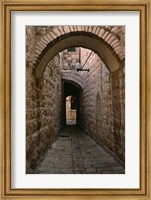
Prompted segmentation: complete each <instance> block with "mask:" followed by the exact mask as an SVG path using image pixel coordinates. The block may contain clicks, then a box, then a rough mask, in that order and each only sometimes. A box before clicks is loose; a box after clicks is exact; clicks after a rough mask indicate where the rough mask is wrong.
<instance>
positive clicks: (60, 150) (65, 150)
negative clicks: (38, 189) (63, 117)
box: [31, 126, 125, 174]
mask: <svg viewBox="0 0 151 200" xmlns="http://www.w3.org/2000/svg"><path fill="white" fill-rule="evenodd" d="M65 136H66V137H65ZM31 173H33V174H124V173H125V169H124V166H123V165H122V164H121V163H120V162H119V161H118V160H116V159H115V158H114V157H113V156H112V155H111V154H110V153H109V152H108V151H107V150H106V149H104V148H103V147H100V146H99V145H97V144H96V142H94V141H93V140H92V139H91V138H90V137H89V136H88V135H85V134H84V133H83V132H82V131H81V130H79V129H78V128H77V127H76V126H68V127H66V128H65V129H63V131H62V132H61V134H60V136H59V138H58V140H56V141H55V142H54V143H53V144H52V145H51V146H50V148H49V150H48V151H47V153H46V154H45V155H44V159H43V160H42V162H40V163H39V164H38V165H37V166H36V168H35V169H34V170H33V171H32V172H31Z"/></svg>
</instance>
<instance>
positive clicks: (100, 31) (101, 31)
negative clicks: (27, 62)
mask: <svg viewBox="0 0 151 200" xmlns="http://www.w3.org/2000/svg"><path fill="white" fill-rule="evenodd" d="M72 32H84V33H93V34H94V35H97V36H98V37H100V38H101V39H103V40H104V41H105V42H106V43H107V44H108V45H109V46H110V47H111V48H113V50H114V51H115V53H116V55H117V56H118V57H119V58H120V59H123V58H124V52H123V51H124V48H123V47H122V46H121V45H120V41H119V39H118V38H117V36H116V35H115V34H114V33H113V32H111V31H110V32H109V31H108V30H105V28H103V27H99V26H58V27H55V28H54V29H52V30H51V31H50V32H49V33H47V34H46V35H44V36H42V37H41V39H40V41H39V42H38V43H37V45H36V48H35V58H34V61H35V62H36V60H37V59H38V57H39V56H40V54H41V53H42V52H43V50H44V49H45V48H46V46H47V45H48V44H49V43H50V42H52V41H53V40H55V39H56V38H58V37H60V36H62V35H65V34H67V33H72ZM122 52H123V54H121V53H122Z"/></svg>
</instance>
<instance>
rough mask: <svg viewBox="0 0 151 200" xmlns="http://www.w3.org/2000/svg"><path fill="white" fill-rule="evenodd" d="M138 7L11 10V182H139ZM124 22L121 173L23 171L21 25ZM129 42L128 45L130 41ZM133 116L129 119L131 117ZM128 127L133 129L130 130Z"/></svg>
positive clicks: (34, 185) (38, 185)
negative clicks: (123, 114) (132, 8)
mask: <svg viewBox="0 0 151 200" xmlns="http://www.w3.org/2000/svg"><path fill="white" fill-rule="evenodd" d="M139 20H140V19H139V12H134V11H133V12H129V11H125V12H102V11H100V12H93V11H92V12H90V11H89V12H87V11H84V12H83V11H82V12H80V11H78V12H65V11H62V12H55V11H52V12H40V14H39V12H34V13H33V12H17V11H16V12H12V34H11V35H12V188H51V189H53V188H58V189H60V188H61V189H63V188H70V189H73V188H76V189H77V188H92V189H93V188H94V189H95V188H112V189H113V188H121V189H125V188H126V189H127V188H139V187H140V185H139V182H140V181H139V179H140V177H139V176H140V175H139V168H140V165H139V148H140V147H139V135H140V134H139V115H140V113H139V112H140V111H139V109H140V106H139V92H140V91H139V81H140V80H139V76H140V74H139V71H140V70H139V60H140V57H139V45H140V44H139ZM26 25H39V26H40V25H52V26H53V25H100V26H101V25H125V26H126V33H125V35H126V60H125V67H126V68H125V71H126V76H125V80H126V81H125V82H126V87H125V88H126V93H125V96H126V107H125V111H126V112H125V113H126V114H125V120H126V121H125V122H126V129H125V137H126V145H125V147H126V148H125V149H126V161H125V164H126V165H125V168H126V172H125V175H122V174H121V175H103V174H101V175H100V174H99V175H41V174H38V175H32V174H30V175H26V174H25V141H26V140H25V116H26V115H25V97H26V94H25V91H26V89H25V26H26ZM132 44H133V45H132ZM134 119H135V120H134ZM132 130H133V132H132Z"/></svg>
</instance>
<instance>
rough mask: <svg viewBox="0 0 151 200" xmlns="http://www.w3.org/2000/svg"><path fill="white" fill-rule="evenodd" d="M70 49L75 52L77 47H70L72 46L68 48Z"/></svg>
mask: <svg viewBox="0 0 151 200" xmlns="http://www.w3.org/2000/svg"><path fill="white" fill-rule="evenodd" d="M68 51H72V52H75V51H76V49H75V47H70V48H68Z"/></svg>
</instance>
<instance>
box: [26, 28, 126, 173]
mask: <svg viewBox="0 0 151 200" xmlns="http://www.w3.org/2000/svg"><path fill="white" fill-rule="evenodd" d="M55 28H56V27H55ZM55 28H53V27H47V29H46V32H44V31H43V29H37V27H36V28H35V27H34V28H33V29H32V26H31V27H29V30H30V31H29V35H30V36H31V35H32V33H34V34H35V35H34V37H36V41H38V40H40V39H41V38H42V39H41V40H40V41H39V43H38V42H37V45H40V44H41V45H42V46H43V48H44V46H45V49H44V50H43V51H42V52H41V54H40V50H39V48H38V47H36V48H37V49H36V52H35V55H36V54H39V57H38V58H37V60H36V63H35V65H34V67H35V66H36V64H37V65H38V67H37V69H36V68H34V67H33V69H32V70H31V68H30V67H28V62H27V72H26V74H27V78H26V82H27V83H26V90H27V98H26V107H27V110H26V121H27V125H26V136H27V145H26V152H27V153H26V158H27V161H26V162H27V163H26V166H27V167H26V172H27V173H35V174H36V173H38V174H63V173H65V174H123V173H124V172H125V167H124V162H125V134H124V133H125V113H124V108H125V85H124V84H125V81H124V80H125V71H124V64H123V63H124V61H120V59H119V58H118V57H117V55H116V54H115V53H114V49H112V48H109V44H107V45H106V43H107V42H106V41H104V38H105V36H104V37H102V38H101V39H100V38H98V37H100V36H99V35H97V36H96V35H95V34H94V33H86V32H85V31H83V32H81V31H79V32H77V35H76V33H74V34H71V35H70V34H69V33H67V34H65V30H66V29H65V28H67V26H65V27H64V28H63V30H64V33H63V35H61V36H60V34H61V31H60V29H61V28H59V29H58V30H59V31H58V32H57V31H56V32H55V31H54V29H55ZM109 28H110V29H107V28H106V29H107V30H108V31H109V30H112V28H113V27H109ZM70 29H71V28H70ZM39 30H41V31H42V32H38V31H39ZM55 30H56V29H55ZM67 30H68V31H69V29H67ZM95 30H100V31H101V30H104V29H103V28H102V29H100V27H96V29H95ZM115 30H116V31H117V30H118V31H119V32H121V33H122V34H123V35H124V28H123V27H118V28H116V27H115ZM36 31H37V32H38V34H37V33H36ZM48 31H50V32H51V31H52V32H53V34H57V33H58V35H56V37H55V39H54V40H53V41H49V40H52V39H53V37H54V36H52V37H50V36H49V37H48ZM101 33H102V32H101ZM111 33H112V32H111ZM111 33H110V35H109V38H107V41H108V40H110V39H114V37H112V34H111ZM36 34H37V35H36ZM27 35H28V34H27ZM113 35H115V33H114V34H113ZM123 35H122V36H118V37H117V38H120V37H121V38H122V39H123ZM30 36H29V37H30ZM27 38H28V37H27ZM88 38H89V40H88ZM72 39H73V40H72ZM48 41H49V42H48ZM76 41H77V43H76ZM32 42H33V41H32V40H30V41H29V42H27V46H28V45H29V46H30V48H33V47H34V45H35V44H36V42H35V43H32ZM93 42H94V43H93ZM111 43H112V41H111ZM76 44H77V45H76ZM90 44H91V45H92V48H91V45H90ZM94 44H95V45H94ZM115 44H117V43H115ZM121 44H122V45H123V43H121ZM32 45H33V47H31V46H32ZM118 45H119V43H118ZM51 49H52V51H51ZM33 51H34V49H33ZM54 52H57V54H55V55H54ZM101 53H102V54H101ZM101 55H102V56H101ZM29 57H30V55H29ZM50 58H51V59H50ZM27 59H28V57H27ZM29 62H30V61H29ZM29 66H30V65H29ZM33 133H34V134H33Z"/></svg>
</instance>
